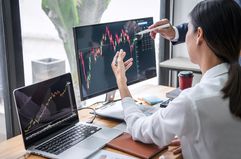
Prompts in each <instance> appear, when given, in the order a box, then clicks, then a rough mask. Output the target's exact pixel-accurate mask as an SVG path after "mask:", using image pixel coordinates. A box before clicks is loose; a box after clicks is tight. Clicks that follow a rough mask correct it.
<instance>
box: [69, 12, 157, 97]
mask: <svg viewBox="0 0 241 159" xmlns="http://www.w3.org/2000/svg"><path fill="white" fill-rule="evenodd" d="M151 24H153V18H152V17H147V18H141V19H132V20H125V21H117V22H110V23H102V24H94V25H86V26H78V27H74V28H73V34H74V42H75V51H76V62H77V69H78V78H79V81H80V82H79V83H80V93H81V100H86V99H89V98H92V97H95V96H97V95H101V94H104V93H108V92H110V91H113V90H116V89H117V84H116V79H115V76H114V73H113V71H112V68H111V63H112V60H113V57H114V56H115V54H116V52H117V51H119V50H120V49H123V50H124V51H125V52H126V57H125V59H124V60H127V59H129V58H130V57H132V58H133V65H132V66H131V68H130V69H129V70H128V71H127V72H126V76H127V84H128V85H130V84H134V83H137V82H140V81H143V80H146V79H149V78H152V77H155V76H156V62H155V47H154V40H152V39H151V37H150V35H149V34H144V35H143V36H142V38H141V39H140V38H136V33H138V32H140V31H142V30H145V29H147V28H148V26H150V25H151Z"/></svg>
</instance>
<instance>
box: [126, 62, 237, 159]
mask: <svg viewBox="0 0 241 159" xmlns="http://www.w3.org/2000/svg"><path fill="white" fill-rule="evenodd" d="M228 69H229V65H228V64H226V63H223V64H220V65H217V66H215V67H213V68H211V69H209V70H208V71H207V72H206V73H205V74H204V75H203V77H202V79H201V81H200V83H198V84H196V85H195V86H194V87H192V88H189V89H186V90H184V91H182V92H181V94H180V95H179V96H178V97H177V98H176V99H174V100H173V101H172V102H171V103H170V104H169V105H168V107H167V108H163V109H160V110H158V111H157V112H156V113H154V114H153V115H151V116H148V117H147V116H145V115H144V114H143V113H142V112H141V111H140V110H139V109H138V106H137V105H136V104H135V102H134V100H133V99H132V98H130V97H126V98H124V99H122V105H123V108H124V116H125V121H126V123H127V129H128V132H129V133H131V135H132V137H133V139H134V140H140V141H142V142H145V143H155V144H157V145H159V146H160V147H162V146H165V145H167V144H169V143H170V142H171V140H172V139H173V138H174V136H175V135H177V136H178V137H179V138H180V140H181V147H182V154H183V157H184V158H185V159H189V158H191V159H216V158H218V159H227V158H232V159H240V158H241V120H240V119H237V118H235V117H234V116H233V115H231V113H230V111H229V99H228V98H226V99H223V98H222V96H223V94H222V92H221V91H220V90H221V89H222V88H223V86H224V85H225V82H226V81H227V78H228Z"/></svg>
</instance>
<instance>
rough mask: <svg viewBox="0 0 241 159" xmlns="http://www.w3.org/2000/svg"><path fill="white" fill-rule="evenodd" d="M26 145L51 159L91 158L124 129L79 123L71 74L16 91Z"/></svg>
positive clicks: (19, 117) (19, 116)
mask: <svg viewBox="0 0 241 159" xmlns="http://www.w3.org/2000/svg"><path fill="white" fill-rule="evenodd" d="M13 94H14V98H15V105H16V110H17V114H18V119H19V125H20V128H21V132H22V137H23V141H24V146H25V149H26V150H27V151H29V152H30V153H34V154H38V155H41V156H44V157H48V158H65V159H69V158H71V159H75V158H76V159H77V158H78V159H79V158H87V157H88V156H90V155H91V154H93V153H94V152H96V151H97V150H99V149H101V148H102V147H103V146H105V144H106V143H108V142H109V141H110V140H111V139H113V138H115V137H117V136H119V135H120V134H121V133H122V132H121V131H120V130H116V129H112V128H106V127H102V126H97V125H94V124H87V123H83V122H80V121H79V116H78V111H77V106H76V101H75V95H74V90H73V84H72V79H71V74H70V73H67V74H64V75H61V76H58V77H55V78H52V79H48V80H46V81H43V82H39V83H36V84H33V85H29V86H25V87H22V88H18V89H15V90H14V93H13Z"/></svg>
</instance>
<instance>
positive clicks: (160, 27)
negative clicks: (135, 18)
mask: <svg viewBox="0 0 241 159" xmlns="http://www.w3.org/2000/svg"><path fill="white" fill-rule="evenodd" d="M169 27H171V24H169V23H168V24H164V25H160V26H157V27H155V28H152V29H146V30H143V31H140V32H138V33H136V35H143V34H146V33H150V32H152V31H155V30H158V29H165V28H169Z"/></svg>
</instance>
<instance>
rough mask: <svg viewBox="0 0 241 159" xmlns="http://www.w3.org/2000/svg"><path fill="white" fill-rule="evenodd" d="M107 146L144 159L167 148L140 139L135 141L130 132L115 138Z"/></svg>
mask: <svg viewBox="0 0 241 159" xmlns="http://www.w3.org/2000/svg"><path fill="white" fill-rule="evenodd" d="M107 146H108V147H111V148H114V149H117V150H119V151H123V152H126V153H129V154H131V155H134V156H136V157H139V158H143V159H148V158H151V157H153V156H155V155H156V154H157V153H158V152H160V151H162V150H164V149H165V148H166V147H163V148H160V147H158V146H156V145H154V144H144V143H142V142H139V141H134V140H133V139H132V137H131V135H130V134H128V133H124V134H122V135H121V136H119V137H117V138H115V139H113V140H112V141H110V142H109V143H108V144H107Z"/></svg>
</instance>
